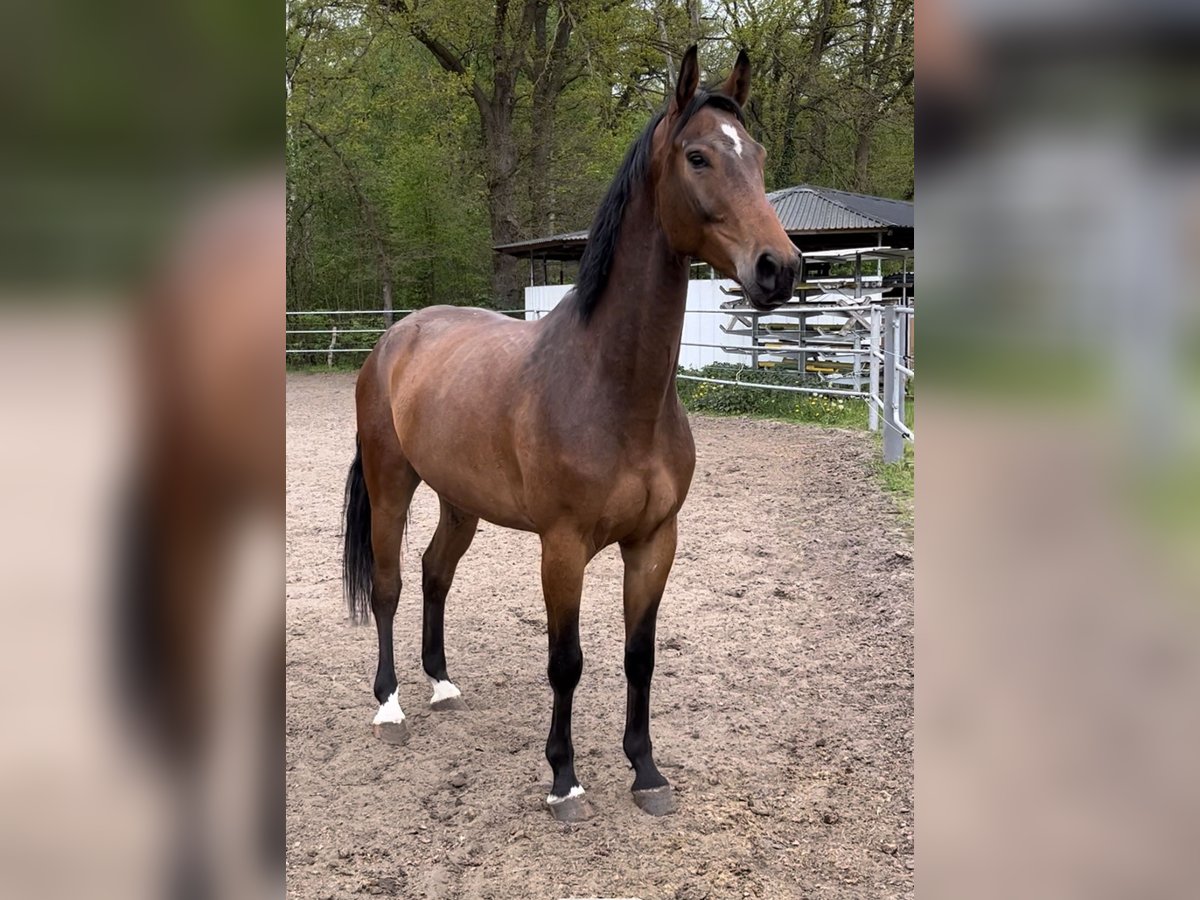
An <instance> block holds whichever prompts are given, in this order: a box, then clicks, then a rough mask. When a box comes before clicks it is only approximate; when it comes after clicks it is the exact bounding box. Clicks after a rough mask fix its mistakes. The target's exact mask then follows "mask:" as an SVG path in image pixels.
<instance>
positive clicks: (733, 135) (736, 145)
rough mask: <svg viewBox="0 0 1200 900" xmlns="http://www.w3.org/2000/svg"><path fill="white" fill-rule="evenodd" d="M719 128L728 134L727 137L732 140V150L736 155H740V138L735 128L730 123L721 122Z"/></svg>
mask: <svg viewBox="0 0 1200 900" xmlns="http://www.w3.org/2000/svg"><path fill="white" fill-rule="evenodd" d="M721 130H722V131H723V132H725V134H726V135H728V137H729V139H730V140H731V141H733V152H734V153H736V154H737V155H738V156H741V155H742V138H741V136H740V135H739V134H738V133H737V129H736V128H734V127H733V126H732V125H725V124H722V125H721Z"/></svg>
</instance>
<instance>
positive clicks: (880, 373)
mask: <svg viewBox="0 0 1200 900" xmlns="http://www.w3.org/2000/svg"><path fill="white" fill-rule="evenodd" d="M733 284H734V283H733V282H728V281H725V282H723V281H692V282H690V283H689V285H688V306H687V312H686V314H685V317H684V326H683V339H682V341H681V347H680V357H679V363H680V366H681V368H682V369H683V370H684V371H681V372H680V374H679V375H678V376H677V377H678V378H679V379H680V380H683V381H697V382H705V383H709V384H719V385H727V386H733V387H739V388H742V387H745V388H754V389H757V390H767V391H781V392H786V393H794V394H810V395H821V396H828V397H842V398H845V397H850V398H855V399H860V400H862V401H863V402H864V403H866V405H867V419H868V427H869V428H870V429H871V430H872V431H878V430H880V428H882V430H883V459H884V461H885V462H889V463H892V462H898V461H899V460H900V459H902V457H903V454H904V442H905V441H909V442H913V441H914V440H915V437H914V434H913V430H912V429H911V428H910V427H908V425H907V424H906V398H907V395H908V387H909V382H910V380H911V379H912V378H913V377H914V374H915V373H914V369H913V362H912V359H913V358H912V348H911V340H912V334H913V329H912V325H913V322H914V309H913V307H912V306H897V305H895V304H889V303H880V302H875V303H869V302H867V303H864V302H862V299H858V298H855V299H854V300H852V301H847V302H843V303H838V304H836V305H833V304H813V303H807V304H801V305H794V304H793V305H789V306H787V307H784V308H782V309H779V310H774V311H772V312H767V313H763V312H757V311H755V310H751V309H722V308H721V307H722V304H724V303H728V302H729V300H730V295H729V294H728V293H726V292H725V291H723V290H721V288H722V286H726V287H730V286H733ZM569 289H570V285H546V286H539V287H529V288H526V289H525V297H526V308H525V309H510V310H500V312H502V313H505V314H507V315H511V316H513V317H522V318H525V319H527V320H533V319H538V318H541V317H542V316H543V315H545V314H546V313H547V312H549V311H550V310H551V309H553V308H554V307H555V306H556V305H557V304H558V302H559V300H561V299H562V297H563V296H564V295H565V294H566V292H567V291H568V290H569ZM863 299H866V298H863ZM412 312H415V310H411V309H400V310H391V311H390V312H389V311H387V310H323V311H312V312H308V311H291V310H289V311H288V312H287V316H288V317H289V327H288V328H287V329H286V335H287V347H286V350H285V352H286V353H287V355H288V356H291V357H297V356H298V357H310V358H313V359H323V360H324V361H325V364H326V365H327V366H329V367H331V368H332V366H333V365H334V360H335V356H334V355H335V354H338V353H359V354H365V353H367V352H369V351H370V350H371V348H372V347H373V346H374V345H375V340H376V338H377V336H378V335H380V334H382V333H383V332H384V331H385V330H386V329H387V327H388V325H387V324H386V321H387V320H386V318H385V317H388V316H389V315H390V317H391V318H392V319H393V320H397V321H398V320H399V319H401V318H403V317H404V316H406V315H408V314H409V313H412ZM830 314H837V315H839V316H849V317H853V318H854V319H855V320H857V321H858V322H859V323H860V324H865V326H866V327H865V328H863V329H862V331H863V333H862V335H861V337H858V338H855V339H854V340H853V341H851V342H847V340H846V339H845V338H844V337H842V338H841V339H840V341H839V338H838V337H833V336H830V335H819V336H815V337H811V338H806V337H805V323H806V322H807V321H811V320H812V319H813V318H814V317H820V316H826V315H830ZM298 317H307V318H308V319H310V320H312V319H315V320H320V319H322V318H326V317H327V320H328V321H329V322H330V324H329V327H327V328H318V327H310V325H311V323H297V324H298V325H299V327H296V328H292V327H290V325H291V320H293V319H295V318H298ZM341 317H356V318H357V319H358V320H359V321H358V322H357V323H355V324H354V325H353V326H340V325H338V324H337V320H338V319H339V318H341ZM370 317H375V318H379V319H380V320H381V321H380V327H359V326H360V325H361V320H362V319H364V318H370ZM730 323H736V324H737V326H738V327H731V324H730ZM747 323H748V325H747ZM780 329H783V330H784V331H782V332H781V331H780ZM789 329H790V330H789ZM792 331H794V332H795V336H794V337H792V336H791V332H792ZM780 333H786V334H788V337H786V338H781V339H776V337H775V335H778V334H780ZM317 335H328V336H329V340H328V342H326V341H325V340H324V339H323V338H322V339H321V340H319V341H318V340H317V339H316V337H315V336H317ZM347 336H353V337H351V338H350V341H349V342H348V344H349V345H341V346H339V339H342V338H345V337H347ZM293 337H301V338H303V339H304V340H303V341H302V342H303V343H305V344H308V345H309V346H304V347H296V346H294V344H295V343H297V342H296V341H294V340H293ZM829 359H834V360H838V361H840V365H839V366H838V368H837V369H836V370H835V371H833V372H830V373H828V374H826V375H813V374H810V373H809V372H808V371H807V365H806V363H810V362H818V363H820V362H822V361H825V360H829ZM716 363H725V364H731V365H734V366H739V367H741V366H745V367H746V368H745V369H744V370H742V371H748V372H753V371H758V370H759V368H760V366H762V365H763V364H764V363H765V364H768V365H772V364H773V365H776V366H778V367H779V368H781V369H782V370H784V371H793V366H794V370H795V371H796V374H797V377H798V378H802V377H805V376H807V377H809V378H811V379H813V381H812V382H811V383H808V384H803V383H801V384H764V383H760V382H755V381H743V380H740V379H738V378H737V375H736V374H735V375H734V377H732V378H718V377H709V376H707V375H699V374H689V373H688V371H686V370H698V369H703V368H705V367H707V366H711V365H713V364H716ZM747 363H749V365H747ZM781 363H782V364H785V365H780V364H781ZM843 370H845V371H843Z"/></svg>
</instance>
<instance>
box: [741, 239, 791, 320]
mask: <svg viewBox="0 0 1200 900" xmlns="http://www.w3.org/2000/svg"><path fill="white" fill-rule="evenodd" d="M799 267H800V257H799V255H798V254H792V256H791V257H790V258H787V259H785V258H784V257H782V256H781V255H780V254H778V253H776V252H775V251H774V250H767V251H764V252H763V253H760V254H759V256H758V259H757V260H755V262H754V271H753V276H752V277H751V278H746V279H743V280H742V288H743V290H744V291H745V292H746V299H747V300H749V301H750V305H751V306H753V307H754V308H755V309H758V310H762V311H766V310H770V309H775V308H777V307H779V306H782V305H783V304H784V303H787V302H788V300H790V299H791V297H792V288H793V287H794V286H795V284H796V272H797V270H798V269H799Z"/></svg>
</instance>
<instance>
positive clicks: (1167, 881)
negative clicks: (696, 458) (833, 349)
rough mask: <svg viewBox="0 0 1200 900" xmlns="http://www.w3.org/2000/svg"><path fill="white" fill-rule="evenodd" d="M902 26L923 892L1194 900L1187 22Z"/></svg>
mask: <svg viewBox="0 0 1200 900" xmlns="http://www.w3.org/2000/svg"><path fill="white" fill-rule="evenodd" d="M917 23H918V26H917V27H918V33H917V55H918V59H917V73H918V74H917V107H918V122H917V134H918V144H917V173H918V177H917V185H918V187H917V195H918V202H917V214H918V233H919V235H920V237H919V242H920V246H919V250H918V261H919V263H918V268H919V270H920V275H919V277H920V281H921V287H922V290H921V298H920V300H921V308H920V325H919V331H920V341H921V358H922V370H921V375H922V384H921V409H920V413H919V416H918V418H919V422H918V426H917V433H918V434H919V435H920V441H921V448H920V452H919V453H918V455H917V458H918V465H917V522H918V525H917V559H918V565H917V591H918V594H917V599H918V602H917V610H918V616H917V660H918V666H917V674H918V679H917V685H918V687H917V712H918V741H917V750H916V765H917V793H918V816H917V822H918V841H917V846H918V852H917V858H918V861H919V862H918V872H919V878H918V884H919V885H920V896H922V897H930V898H938V897H945V898H961V897H972V898H990V897H997V898H1001V897H1004V898H1011V897H1054V898H1070V897H1080V898H1101V897H1191V896H1195V895H1196V890H1197V889H1196V886H1195V884H1194V878H1195V876H1194V874H1193V872H1192V856H1193V853H1194V848H1195V846H1196V840H1197V838H1198V837H1200V775H1198V774H1197V772H1196V770H1195V767H1194V765H1192V764H1191V762H1190V760H1192V759H1193V758H1194V757H1195V752H1196V751H1195V748H1196V747H1197V746H1200V702H1197V699H1198V698H1200V603H1198V602H1197V597H1198V596H1200V552H1198V551H1200V352H1198V351H1200V304H1197V302H1196V300H1197V293H1198V291H1200V277H1198V276H1200V272H1198V271H1197V267H1198V265H1200V92H1198V91H1197V85H1198V82H1200V67H1198V65H1197V60H1198V59H1200V56H1197V54H1196V46H1197V39H1198V38H1200V14H1198V11H1197V7H1196V6H1195V4H1183V3H1154V4H1141V5H1134V4H1121V3H1108V4H1102V3H1064V2H1053V3H1024V2H1018V3H1000V2H990V3H989V2H980V3H955V2H948V0H942V2H930V3H925V2H922V3H921V5H920V9H919V11H918V17H917Z"/></svg>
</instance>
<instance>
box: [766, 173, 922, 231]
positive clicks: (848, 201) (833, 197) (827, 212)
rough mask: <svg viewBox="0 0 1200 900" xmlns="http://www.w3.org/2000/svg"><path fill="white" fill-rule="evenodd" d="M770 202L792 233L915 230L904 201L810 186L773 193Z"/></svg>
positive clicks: (910, 210) (909, 207) (769, 197)
mask: <svg viewBox="0 0 1200 900" xmlns="http://www.w3.org/2000/svg"><path fill="white" fill-rule="evenodd" d="M767 200H768V201H769V202H770V204H771V207H772V208H773V209H774V210H775V215H777V216H779V221H780V222H781V223H782V224H783V229H784V231H789V232H814V231H846V230H852V229H853V230H857V229H872V228H912V227H913V205H912V204H911V203H907V202H905V201H903V200H889V199H887V198H886V197H872V196H870V195H869V194H854V193H851V192H850V191H837V190H834V189H833V188H824V187H814V186H813V185H808V184H800V185H797V186H795V187H790V188H784V189H783V190H781V191H772V192H771V193H769V194H767Z"/></svg>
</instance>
